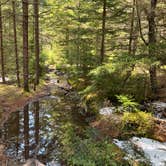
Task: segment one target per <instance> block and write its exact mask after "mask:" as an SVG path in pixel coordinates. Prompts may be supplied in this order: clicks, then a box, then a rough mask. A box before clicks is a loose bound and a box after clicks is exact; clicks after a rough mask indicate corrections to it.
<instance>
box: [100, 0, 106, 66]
mask: <svg viewBox="0 0 166 166" xmlns="http://www.w3.org/2000/svg"><path fill="white" fill-rule="evenodd" d="M106 6H107V0H103V16H102V39H101V55H100V56H101V57H100V58H101V59H100V63H103V60H104V56H105V34H106V28H105V26H106V14H107V12H106Z"/></svg>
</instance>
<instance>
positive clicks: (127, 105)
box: [116, 95, 139, 112]
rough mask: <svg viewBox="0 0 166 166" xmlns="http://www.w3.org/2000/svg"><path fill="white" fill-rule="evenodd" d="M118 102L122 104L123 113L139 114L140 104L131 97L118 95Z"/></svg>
mask: <svg viewBox="0 0 166 166" xmlns="http://www.w3.org/2000/svg"><path fill="white" fill-rule="evenodd" d="M116 97H117V99H118V101H119V102H120V103H121V104H122V107H123V108H122V111H128V112H137V111H139V110H138V106H139V104H138V103H137V102H135V101H134V99H133V98H132V97H131V96H127V95H117V96H116Z"/></svg>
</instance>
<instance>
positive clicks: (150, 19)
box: [148, 0, 157, 94]
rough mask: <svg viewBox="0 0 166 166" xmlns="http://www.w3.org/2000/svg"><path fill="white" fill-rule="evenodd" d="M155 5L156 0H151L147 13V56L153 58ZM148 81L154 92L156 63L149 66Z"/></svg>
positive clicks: (155, 88) (155, 90)
mask: <svg viewBox="0 0 166 166" xmlns="http://www.w3.org/2000/svg"><path fill="white" fill-rule="evenodd" d="M156 6H157V0H151V4H150V11H149V15H148V23H149V34H148V37H149V43H148V45H149V56H150V57H152V58H154V57H155V49H156V48H155V46H156V23H155V17H156V14H155V13H156V12H155V10H156ZM149 73H150V82H151V89H152V92H153V93H154V94H156V92H157V73H156V65H155V64H152V65H151V66H150V70H149Z"/></svg>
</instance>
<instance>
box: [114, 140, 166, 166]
mask: <svg viewBox="0 0 166 166" xmlns="http://www.w3.org/2000/svg"><path fill="white" fill-rule="evenodd" d="M114 143H115V144H116V145H117V146H119V147H120V148H121V149H123V150H124V151H125V152H126V153H127V155H128V156H129V157H135V158H136V159H139V160H142V157H143V156H144V159H145V160H149V161H150V163H151V165H152V166H166V142H165V143H161V142H159V141H155V140H152V139H148V138H138V137H133V138H131V139H130V140H128V141H119V140H114ZM138 154H139V155H140V154H141V157H139V155H138Z"/></svg>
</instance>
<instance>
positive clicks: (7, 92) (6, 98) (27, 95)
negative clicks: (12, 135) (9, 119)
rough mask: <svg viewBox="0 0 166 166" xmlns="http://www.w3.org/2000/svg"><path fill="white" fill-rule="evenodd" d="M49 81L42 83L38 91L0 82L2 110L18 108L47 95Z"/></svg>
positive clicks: (0, 105) (0, 107)
mask: <svg viewBox="0 0 166 166" xmlns="http://www.w3.org/2000/svg"><path fill="white" fill-rule="evenodd" d="M48 86H49V85H48V83H46V82H45V83H42V85H40V86H39V87H38V88H37V90H36V91H34V90H32V91H31V92H24V91H23V89H22V88H19V87H17V86H14V85H5V84H0V92H1V93H0V110H4V111H5V110H16V109H17V108H20V107H22V106H24V105H25V104H26V103H28V102H29V101H31V100H35V99H38V98H40V97H43V96H46V95H48V93H49V90H48Z"/></svg>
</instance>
